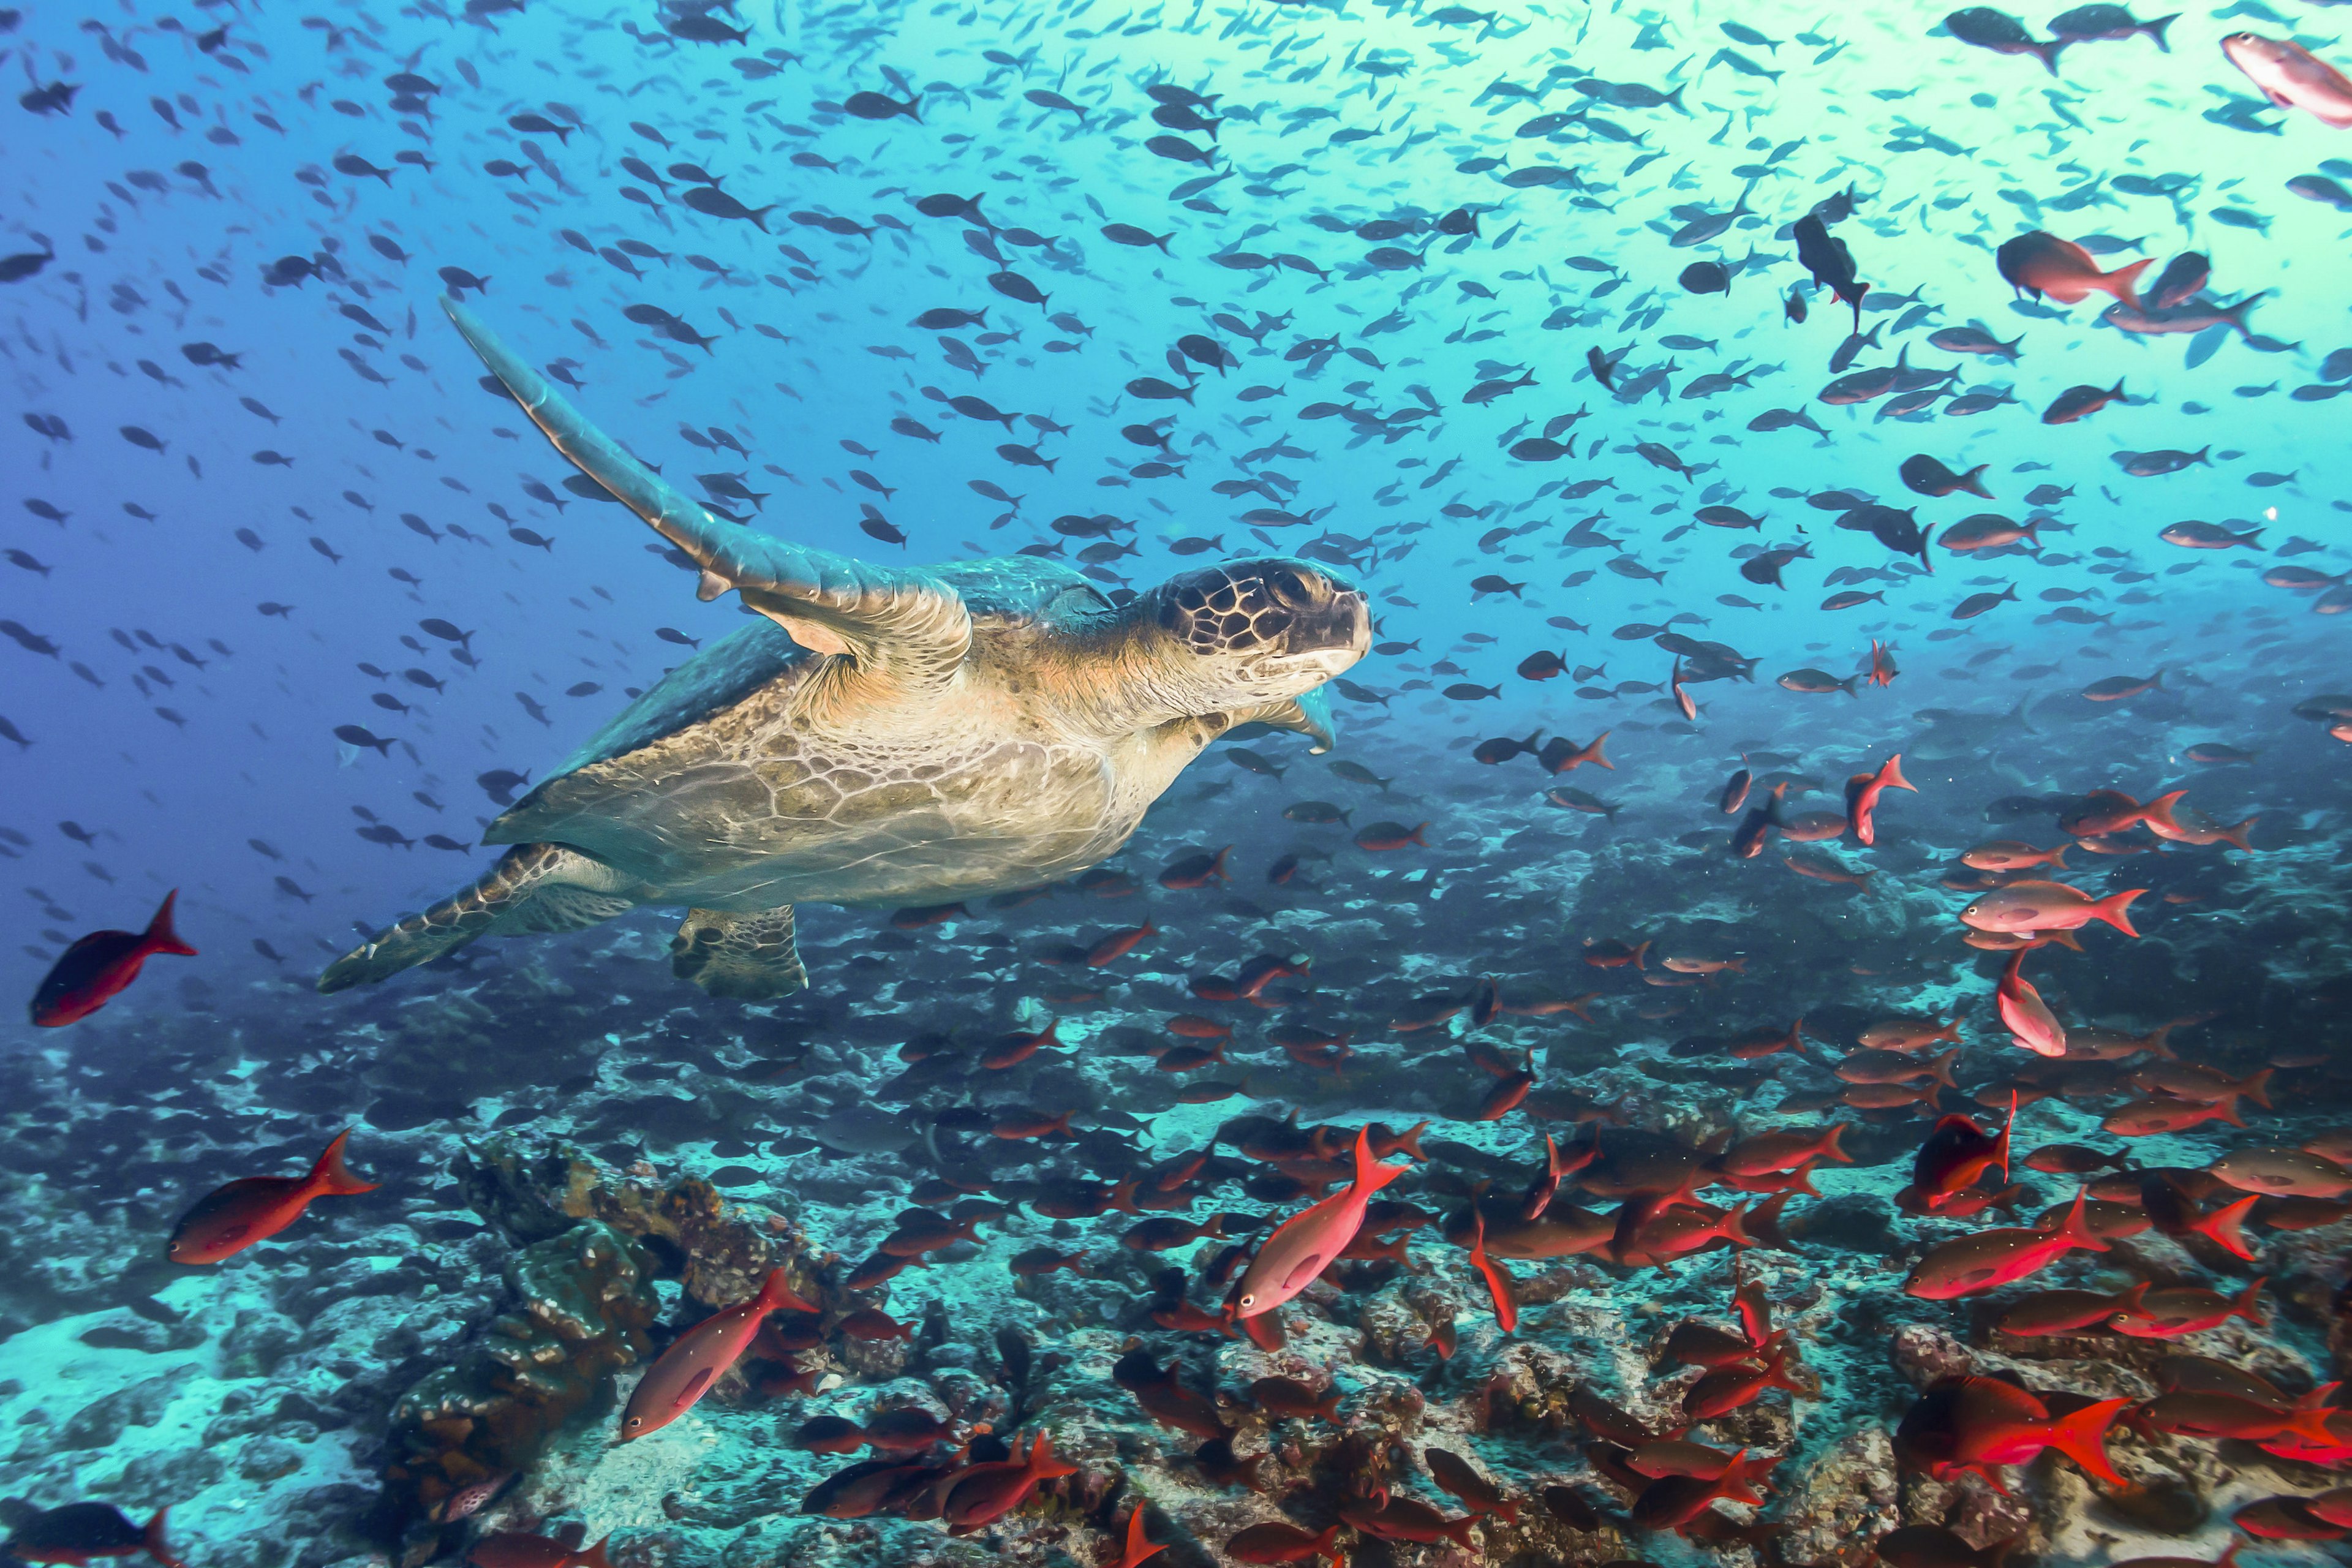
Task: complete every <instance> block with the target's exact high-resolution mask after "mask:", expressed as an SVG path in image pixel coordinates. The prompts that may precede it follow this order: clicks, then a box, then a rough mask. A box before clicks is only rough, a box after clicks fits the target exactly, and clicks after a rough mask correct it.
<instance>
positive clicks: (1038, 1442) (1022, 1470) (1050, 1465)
mask: <svg viewBox="0 0 2352 1568" xmlns="http://www.w3.org/2000/svg"><path fill="white" fill-rule="evenodd" d="M1013 1453H1014V1458H1011V1459H1000V1460H996V1461H994V1462H992V1463H990V1464H984V1465H974V1466H972V1467H971V1468H969V1469H967V1470H965V1471H964V1473H963V1477H962V1479H960V1480H958V1481H957V1482H956V1483H955V1485H954V1486H953V1487H952V1488H950V1489H949V1491H948V1494H947V1497H946V1499H945V1500H943V1501H942V1502H941V1503H940V1518H941V1519H943V1520H946V1521H948V1524H949V1526H950V1529H952V1530H953V1531H954V1532H955V1533H956V1534H958V1535H968V1534H970V1533H971V1531H975V1530H978V1529H980V1528H982V1526H983V1525H989V1524H993V1523H995V1522H996V1521H998V1520H1000V1519H1002V1518H1003V1517H1004V1516H1005V1515H1006V1514H1008V1513H1011V1512H1012V1511H1013V1510H1014V1509H1016V1508H1019V1507H1020V1506H1021V1505H1022V1504H1023V1503H1024V1502H1027V1501H1028V1500H1029V1494H1030V1493H1032V1492H1034V1491H1035V1490H1036V1489H1037V1483H1038V1482H1040V1481H1049V1480H1052V1479H1055V1478H1056V1477H1059V1476H1074V1475H1076V1474H1077V1473H1078V1467H1077V1466H1076V1465H1073V1464H1070V1463H1067V1462H1066V1461H1065V1460H1061V1459H1057V1458H1055V1457H1054V1449H1053V1446H1052V1445H1051V1444H1050V1443H1049V1442H1048V1441H1047V1440H1046V1436H1045V1433H1043V1432H1040V1433H1038V1434H1037V1436H1036V1438H1035V1440H1034V1441H1033V1442H1032V1443H1031V1444H1030V1445H1029V1452H1028V1454H1027V1455H1026V1456H1025V1457H1024V1456H1022V1455H1021V1453H1020V1450H1019V1449H1018V1448H1015V1449H1014V1450H1013Z"/></svg>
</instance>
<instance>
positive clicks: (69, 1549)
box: [0, 1502, 184, 1568]
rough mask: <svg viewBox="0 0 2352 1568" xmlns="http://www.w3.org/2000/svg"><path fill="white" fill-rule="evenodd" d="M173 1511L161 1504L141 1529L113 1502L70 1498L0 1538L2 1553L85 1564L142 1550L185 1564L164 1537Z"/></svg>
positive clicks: (168, 1566) (166, 1562)
mask: <svg viewBox="0 0 2352 1568" xmlns="http://www.w3.org/2000/svg"><path fill="white" fill-rule="evenodd" d="M169 1512H171V1510H169V1509H161V1508H159V1509H157V1510H155V1517H154V1518H152V1519H151V1520H149V1521H147V1525H146V1528H145V1529H143V1530H142V1529H141V1528H140V1527H139V1526H138V1525H135V1524H133V1523H131V1521H129V1520H127V1519H125V1518H123V1516H122V1510H120V1509H118V1508H116V1507H115V1506H114V1505H113V1504H111V1503H103V1502H69V1503H68V1504H66V1505H65V1506H64V1507H63V1508H53V1509H49V1510H47V1511H45V1512H41V1513H37V1514H35V1515H33V1516H32V1517H31V1518H30V1519H27V1520H26V1521H24V1522H23V1523H22V1524H19V1525H18V1526H17V1527H16V1530H15V1531H11V1532H10V1534H9V1536H8V1538H7V1540H6V1541H5V1542H0V1554H5V1556H8V1557H13V1558H16V1560H18V1561H20V1562H25V1563H67V1564H69V1565H70V1568H83V1565H84V1564H86V1563H89V1562H90V1561H91V1560H92V1559H93V1558H100V1557H136V1556H138V1555H139V1554H140V1553H141V1552H145V1553H146V1554H147V1555H148V1556H150V1557H152V1558H153V1559H154V1560H155V1561H156V1562H158V1563H162V1564H163V1568H184V1565H183V1564H182V1563H181V1562H180V1559H179V1558H178V1557H176V1556H174V1555H173V1552H172V1548H171V1546H170V1544H169V1543H168V1542H165V1540H164V1539H163V1517H164V1515H166V1514H168V1513H169Z"/></svg>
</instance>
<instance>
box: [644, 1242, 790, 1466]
mask: <svg viewBox="0 0 2352 1568" xmlns="http://www.w3.org/2000/svg"><path fill="white" fill-rule="evenodd" d="M783 1308H789V1309H791V1310H793V1311H795V1312H814V1311H815V1310H816V1309H815V1308H814V1307H813V1306H811V1305H810V1304H809V1303H808V1302H806V1301H803V1300H801V1299H800V1297H799V1296H798V1295H797V1294H796V1293H795V1292H794V1291H793V1288H792V1287H791V1286H790V1285H788V1284H786V1283H785V1282H784V1271H783V1270H782V1269H781V1268H772V1269H770V1270H769V1271H768V1278H767V1280H766V1282H765V1283H763V1284H762V1285H761V1287H760V1293H759V1294H758V1295H756V1296H754V1297H752V1298H751V1300H748V1301H738V1302H737V1303H735V1305H733V1306H731V1307H725V1308H721V1309H720V1310H718V1311H716V1312H713V1313H712V1314H711V1315H710V1316H709V1317H707V1318H705V1319H703V1320H702V1321H700V1322H698V1323H697V1324H695V1325H694V1327H692V1328H690V1329H688V1330H687V1331H686V1332H684V1333H682V1334H680V1335H679V1336H678V1337H677V1339H676V1340H675V1341H673V1342H671V1344H670V1347H669V1349H667V1350H666V1351H664V1352H662V1353H661V1359H660V1360H658V1361H656V1362H655V1363H654V1364H653V1365H652V1367H651V1368H649V1369H648V1370H647V1371H646V1375H645V1376H644V1377H642V1378H640V1379H638V1381H637V1387H636V1392H635V1393H634V1394H630V1395H629V1407H628V1409H626V1410H625V1411H623V1412H622V1414H621V1440H622V1441H623V1442H626V1441H628V1439H630V1438H632V1437H642V1436H645V1435H646V1434H647V1433H648V1432H658V1431H660V1430H661V1429H662V1428H663V1427H665V1426H668V1425H669V1424H670V1423H671V1422H673V1421H675V1420H677V1418H678V1417H679V1416H681V1415H685V1414H686V1413H687V1412H688V1411H689V1410H691V1409H693V1408H694V1405H695V1402H696V1401H697V1400H698V1399H700V1398H701V1397H702V1396H703V1395H704V1394H708V1393H709V1392H710V1386H711V1384H715V1383H717V1382H718V1381H719V1377H720V1376H721V1375H722V1374H723V1373H725V1372H726V1371H727V1369H728V1368H729V1367H730V1366H733V1365H734V1364H735V1363H737V1362H738V1361H740V1360H741V1359H742V1355H743V1352H745V1351H746V1350H748V1349H750V1348H751V1340H752V1338H753V1336H754V1335H756V1334H758V1333H759V1331H760V1325H761V1323H763V1322H765V1321H767V1319H768V1314H769V1313H771V1312H773V1311H776V1310H780V1309H783Z"/></svg>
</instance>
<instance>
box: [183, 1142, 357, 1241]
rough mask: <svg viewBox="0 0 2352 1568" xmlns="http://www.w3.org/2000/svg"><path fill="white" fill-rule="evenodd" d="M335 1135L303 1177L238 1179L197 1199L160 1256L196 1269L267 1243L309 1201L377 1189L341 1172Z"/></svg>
mask: <svg viewBox="0 0 2352 1568" xmlns="http://www.w3.org/2000/svg"><path fill="white" fill-rule="evenodd" d="M350 1136H351V1133H350V1132H348V1131H343V1132H338V1133H336V1134H335V1141H334V1142H331V1143H330V1144H328V1145H327V1148H326V1152H324V1153H322V1154H320V1156H319V1161H318V1163H316V1164H314V1165H312V1166H311V1167H310V1174H309V1175H307V1176H240V1177H238V1178H237V1179H236V1181H234V1182H231V1183H229V1184H227V1185H226V1186H222V1187H216V1188H215V1189H214V1190H213V1191H212V1192H210V1193H207V1194H205V1196H203V1197H201V1198H199V1199H197V1200H196V1204H195V1206H194V1208H191V1209H190V1210H188V1212H187V1213H186V1214H184V1215H181V1216H180V1223H179V1224H178V1225H176V1226H173V1227H172V1239H171V1240H170V1241H169V1242H168V1243H166V1244H165V1247H164V1252H165V1255H166V1256H167V1257H169V1258H171V1260H172V1261H173V1262H174V1263H184V1264H189V1265H192V1266H194V1265H201V1264H205V1263H218V1262H219V1261H220V1260H221V1259H222V1258H227V1257H229V1256H231V1255H232V1254H235V1253H239V1252H243V1251H244V1250H245V1249H246V1248H247V1247H251V1246H252V1245H254V1243H256V1242H259V1241H267V1240H268V1239H269V1238H270V1237H273V1236H276V1235H277V1234H278V1232H279V1231H281V1230H284V1229H285V1228H286V1227H287V1226H289V1225H292V1224H293V1223H294V1222H295V1221H296V1220H298V1219H300V1218H301V1217H302V1211H303V1210H304V1209H307V1208H309V1207H310V1200H311V1199H312V1198H320V1197H338V1198H347V1197H354V1196H356V1195H358V1194H361V1193H372V1192H373V1191H375V1190H376V1187H377V1185H378V1184H377V1183H374V1182H362V1181H361V1180H360V1179H359V1178H358V1177H357V1176H354V1175H352V1173H351V1172H349V1171H348V1170H345V1169H344V1168H343V1141H344V1140H345V1139H347V1138H349V1137H350Z"/></svg>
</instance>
